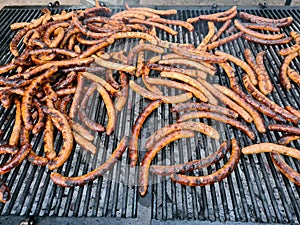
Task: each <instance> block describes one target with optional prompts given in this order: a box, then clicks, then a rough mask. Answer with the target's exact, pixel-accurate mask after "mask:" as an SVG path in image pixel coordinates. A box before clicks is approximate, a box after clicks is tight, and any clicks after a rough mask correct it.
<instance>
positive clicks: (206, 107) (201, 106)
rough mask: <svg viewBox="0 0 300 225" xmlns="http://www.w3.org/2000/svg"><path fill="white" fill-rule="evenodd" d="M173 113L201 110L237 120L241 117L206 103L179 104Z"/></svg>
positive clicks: (223, 108)
mask: <svg viewBox="0 0 300 225" xmlns="http://www.w3.org/2000/svg"><path fill="white" fill-rule="evenodd" d="M170 110H171V111H172V112H176V113H179V112H182V111H191V110H200V111H208V112H217V113H220V114H224V115H226V116H228V117H231V118H237V117H238V116H239V115H238V113H237V112H235V111H233V110H231V109H227V108H225V107H222V106H218V105H212V104H209V103H204V102H200V103H198V102H187V103H179V104H176V105H174V106H172V108H171V109H170Z"/></svg>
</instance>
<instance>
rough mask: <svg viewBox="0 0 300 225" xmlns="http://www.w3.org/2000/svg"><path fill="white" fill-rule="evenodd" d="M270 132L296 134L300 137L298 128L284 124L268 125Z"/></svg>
mask: <svg viewBox="0 0 300 225" xmlns="http://www.w3.org/2000/svg"><path fill="white" fill-rule="evenodd" d="M268 129H269V130H273V131H279V132H284V133H287V134H296V135H300V128H298V127H293V126H291V125H284V124H269V125H268Z"/></svg>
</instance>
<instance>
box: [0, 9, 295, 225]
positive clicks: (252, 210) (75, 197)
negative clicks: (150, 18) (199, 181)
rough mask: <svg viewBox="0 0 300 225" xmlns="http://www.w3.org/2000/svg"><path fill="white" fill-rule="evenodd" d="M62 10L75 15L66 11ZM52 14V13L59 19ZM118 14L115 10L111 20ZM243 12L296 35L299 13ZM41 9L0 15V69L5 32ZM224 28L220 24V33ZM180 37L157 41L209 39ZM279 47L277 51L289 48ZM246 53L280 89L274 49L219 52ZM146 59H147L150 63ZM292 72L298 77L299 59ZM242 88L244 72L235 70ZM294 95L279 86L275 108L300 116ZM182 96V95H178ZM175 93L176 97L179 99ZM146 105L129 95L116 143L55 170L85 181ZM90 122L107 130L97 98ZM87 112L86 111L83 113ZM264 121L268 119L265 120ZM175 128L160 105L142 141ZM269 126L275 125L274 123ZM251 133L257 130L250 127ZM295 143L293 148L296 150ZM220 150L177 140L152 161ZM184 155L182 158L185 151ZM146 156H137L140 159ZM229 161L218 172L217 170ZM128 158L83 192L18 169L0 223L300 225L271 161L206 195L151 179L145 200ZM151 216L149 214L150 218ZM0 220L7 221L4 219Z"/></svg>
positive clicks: (76, 155) (105, 142)
mask: <svg viewBox="0 0 300 225" xmlns="http://www.w3.org/2000/svg"><path fill="white" fill-rule="evenodd" d="M64 9H66V10H72V9H75V8H72V7H68V8H64ZM59 10H60V9H56V10H55V11H54V12H53V13H56V12H58V11H59ZM118 10H120V9H119V8H118V9H114V12H116V11H118ZM244 10H245V11H247V12H249V13H252V14H256V15H261V16H264V17H269V18H280V17H287V16H293V17H294V22H293V24H292V25H291V27H290V28H286V29H285V32H286V34H288V33H289V31H290V30H295V31H297V32H299V31H300V21H299V20H300V18H299V17H298V15H299V13H300V8H289V7H285V8H276V7H274V8H268V9H264V10H258V9H255V8H247V7H244ZM215 11H217V10H211V9H210V8H208V7H207V8H206V7H202V8H201V9H199V8H188V7H187V8H185V9H178V14H177V15H176V16H172V18H174V19H182V20H186V19H187V18H188V17H194V16H196V15H199V14H208V13H213V12H215ZM40 15H41V13H40V8H38V7H36V8H30V9H29V8H5V9H3V10H1V11H0V21H1V22H0V27H1V30H2V32H1V33H2V34H1V35H0V37H1V38H0V63H1V65H2V64H4V63H6V62H8V61H10V60H11V59H12V56H11V55H10V53H9V42H10V40H11V38H12V37H13V35H14V34H15V32H12V31H10V30H9V25H10V24H11V23H13V22H17V21H30V20H32V19H34V18H36V17H38V16H40ZM220 25H221V24H217V26H220ZM172 28H174V29H176V30H178V31H179V34H178V36H176V37H172V36H169V35H168V34H166V33H164V32H158V35H159V37H160V38H161V39H165V40H169V41H174V42H180V43H192V44H195V45H198V44H199V43H200V41H201V39H202V38H203V37H204V35H205V34H206V32H207V25H206V23H204V22H203V23H198V24H197V25H196V26H195V32H193V33H190V32H187V31H186V30H183V29H181V28H178V27H176V26H172ZM136 41H137V40H127V41H126V42H125V43H123V42H122V43H121V42H118V43H119V44H116V45H114V46H113V47H112V48H113V49H114V50H121V49H125V50H129V49H130V48H131V47H132V46H133V45H134V44H136ZM287 46H288V45H284V46H281V47H287ZM245 48H250V49H251V50H252V51H253V53H254V54H256V53H258V52H259V51H261V50H266V51H267V55H266V60H265V64H266V67H267V69H268V71H269V73H270V74H271V75H272V76H271V78H272V81H273V83H276V84H278V77H277V74H278V69H279V67H280V64H281V61H282V58H280V56H278V54H277V53H276V52H277V50H278V49H279V47H278V46H275V47H267V46H261V45H256V44H252V43H248V42H246V41H243V40H242V39H238V40H235V41H233V42H231V43H229V44H226V45H224V46H221V47H220V49H221V50H222V51H225V52H229V53H231V54H233V55H236V56H238V57H240V58H242V59H243V55H242V52H243V50H244V49H245ZM149 57H150V56H149ZM295 62H296V63H294V64H293V66H294V67H295V68H297V69H298V70H300V64H299V59H297V60H295ZM235 69H236V71H237V75H238V77H239V79H240V80H241V76H242V71H241V70H240V69H239V68H237V67H236V68H235ZM209 79H210V81H211V82H218V83H220V84H222V85H226V84H227V85H228V80H227V78H226V76H224V74H223V71H221V70H220V71H218V74H217V75H215V76H214V77H212V78H209ZM299 91H300V89H299V87H295V86H294V88H293V89H292V90H291V91H289V92H287V91H285V90H283V89H282V88H281V87H280V85H276V86H275V90H274V92H273V93H272V95H271V97H270V98H271V99H273V100H274V101H275V102H277V103H278V104H280V105H282V106H285V105H288V104H290V105H294V106H295V107H297V108H300V100H299ZM164 92H165V93H168V94H169V95H171V94H176V93H177V92H174V91H173V90H167V89H166V90H164ZM178 93H179V92H178ZM178 93H177V94H178ZM148 103H149V101H148V100H145V99H143V98H141V97H140V96H138V95H137V94H135V93H134V92H130V94H129V101H128V104H127V105H126V106H125V109H124V110H123V111H122V113H120V114H119V115H118V121H117V127H119V129H117V130H116V132H115V133H114V135H112V136H110V137H108V136H105V135H102V134H99V135H96V138H95V142H94V143H95V144H96V146H97V147H98V153H97V154H96V155H95V156H93V155H90V154H89V153H86V152H84V151H83V150H82V149H81V148H80V147H78V146H76V148H75V151H73V153H72V155H71V157H70V159H71V160H68V161H67V163H65V165H64V166H63V167H62V168H60V169H59V170H58V172H61V173H63V175H66V176H74V175H80V174H84V173H86V172H88V171H90V170H92V169H93V168H95V167H96V166H97V165H99V164H101V163H102V162H103V161H105V160H106V159H107V157H108V155H109V154H110V153H111V152H112V150H113V149H114V148H115V147H116V145H117V143H118V142H119V141H120V139H121V138H122V137H123V136H124V135H129V134H130V127H131V126H132V124H133V122H134V119H133V118H136V117H137V115H138V113H139V112H140V111H141V110H142V109H143V108H144V107H145V106H146V105H147V104H148ZM89 104H90V106H95V107H90V112H89V114H90V116H92V115H95V118H94V119H95V120H97V121H98V122H100V123H103V122H105V119H106V116H105V114H104V113H101V112H102V111H104V110H103V109H104V105H103V103H102V102H101V100H99V98H98V97H96V96H94V97H93V98H92V99H91V101H90V103H89ZM87 108H89V107H87ZM14 115H15V109H14V108H10V109H4V108H3V107H2V106H0V129H2V130H4V131H5V136H4V137H2V138H3V140H7V139H8V137H9V134H10V132H11V130H12V124H13V117H14ZM264 118H265V120H267V121H271V120H268V118H267V117H264ZM202 121H204V122H206V123H208V124H210V125H212V126H214V127H216V128H217V130H219V131H220V133H221V134H222V135H221V136H222V137H221V140H225V139H228V138H231V137H233V136H235V137H238V138H239V141H240V144H241V146H247V145H250V144H253V143H252V142H251V141H250V140H249V139H248V138H247V137H245V135H243V134H242V133H240V131H238V130H236V129H233V128H231V127H229V126H227V125H222V124H219V123H215V122H214V121H210V120H206V119H203V120H202ZM174 122H175V117H174V115H173V114H171V113H170V105H162V106H161V107H160V108H159V109H158V110H157V111H155V112H154V114H153V115H152V116H151V117H150V118H149V119H148V120H147V121H146V123H145V126H144V128H143V129H142V134H141V136H142V137H147V136H149V135H150V134H151V133H152V132H153V131H154V130H156V129H158V128H160V127H163V126H165V125H167V124H171V123H174ZM271 122H272V121H271ZM250 126H252V127H251V128H253V130H255V127H254V126H253V125H250ZM257 136H258V139H257V140H258V142H267V141H271V142H276V140H277V138H278V137H279V136H278V135H277V134H275V133H272V132H268V133H266V134H257ZM144 141H145V138H141V140H140V144H141V146H143V144H144ZM61 142H62V138H61V136H60V135H57V136H56V142H55V143H56V148H57V149H58V148H59V147H60V145H61ZM32 143H33V144H34V146H33V148H34V149H42V148H41V145H42V144H43V142H42V134H40V135H38V136H37V137H36V138H34V140H33V142H32ZM299 144H300V143H299V142H297V143H294V144H292V146H293V147H296V148H298V149H299ZM218 145H219V143H215V142H214V141H213V140H211V139H210V138H208V137H203V136H201V135H198V136H197V137H195V138H194V139H191V140H180V141H178V142H176V143H173V144H170V145H169V146H168V147H167V148H166V149H165V151H162V152H161V153H160V154H159V155H158V157H157V158H156V159H155V160H156V163H160V164H165V165H168V164H174V163H178V162H184V161H187V160H192V159H195V158H202V157H205V156H207V155H208V154H210V153H211V151H213V150H215V149H216V148H217V146H218ZM182 149H184V151H182ZM143 153H144V149H141V155H142V154H143ZM227 159H228V157H227V158H225V159H224V160H223V161H222V162H220V163H217V164H216V165H215V167H216V168H217V169H218V168H220V167H221V166H222V165H223V164H224V163H225V162H226V161H227ZM6 160H7V158H5V157H1V158H0V162H2V163H3V162H5V161H6ZM287 162H288V163H289V164H290V165H292V166H293V167H294V168H296V169H297V170H298V171H299V170H300V165H299V162H298V161H297V160H294V159H287ZM128 164H129V160H128V155H127V152H126V153H125V154H124V156H123V158H122V161H120V162H119V163H118V164H117V165H116V166H115V167H114V169H113V170H111V171H109V172H108V173H107V174H106V175H105V176H104V177H103V178H99V179H97V180H96V181H94V182H93V183H90V184H87V185H85V186H84V187H76V188H61V187H58V186H56V185H53V183H52V182H51V180H50V177H49V175H50V172H49V170H48V169H47V168H40V167H36V166H32V165H30V164H29V163H25V162H24V163H23V164H22V165H21V166H19V167H17V168H16V169H14V170H13V171H12V172H10V173H9V174H5V175H3V177H2V178H3V180H4V181H5V182H7V183H8V186H9V187H10V189H11V192H12V199H11V201H10V202H8V203H7V204H0V214H1V215H2V216H10V215H14V216H31V215H32V216H42V217H47V216H50V217H73V218H74V217H85V218H93V217H108V218H140V219H142V220H143V222H145V221H149V223H150V221H151V220H153V221H160V220H162V221H168V220H172V221H174V220H178V219H180V220H200V221H221V222H222V221H229V222H235V221H236V222H259V223H286V224H291V223H299V222H300V207H299V205H300V198H299V195H300V188H299V187H297V186H295V185H294V184H292V183H290V182H289V181H288V180H287V179H286V178H285V177H283V176H282V175H281V174H279V173H278V172H277V170H276V169H275V168H274V166H273V164H272V162H271V160H270V157H269V155H268V154H259V155H249V156H242V158H241V160H240V163H239V165H238V166H237V168H236V170H235V171H234V173H233V174H232V175H231V176H230V177H228V178H226V179H225V180H224V181H221V182H219V183H216V184H213V185H209V186H205V187H185V186H180V185H177V184H174V183H172V182H171V181H170V179H165V178H162V177H159V176H155V175H153V176H151V177H150V182H151V185H149V191H148V194H147V195H146V196H145V197H143V198H141V197H140V196H139V194H138V188H137V186H136V184H137V172H138V168H130V167H129V166H128ZM213 169H214V166H212V167H209V168H208V169H207V171H206V170H204V171H203V172H202V171H199V172H197V173H199V174H200V175H201V174H203V173H206V172H211V171H212V170H213ZM150 212H151V213H150ZM3 218H4V217H3Z"/></svg>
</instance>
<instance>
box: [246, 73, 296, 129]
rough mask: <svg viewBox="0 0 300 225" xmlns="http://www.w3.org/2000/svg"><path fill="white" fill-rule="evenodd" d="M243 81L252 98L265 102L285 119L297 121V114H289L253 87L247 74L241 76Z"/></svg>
mask: <svg viewBox="0 0 300 225" xmlns="http://www.w3.org/2000/svg"><path fill="white" fill-rule="evenodd" d="M243 82H244V85H245V88H246V89H247V91H248V92H249V93H250V94H251V95H252V96H253V97H254V98H256V99H257V100H258V101H259V102H261V103H263V104H265V105H266V106H268V107H269V108H270V109H272V110H274V111H275V112H276V113H278V114H279V115H280V116H282V117H283V118H285V119H286V120H287V121H290V122H293V123H295V124H297V123H298V120H299V118H298V117H297V116H295V115H293V114H291V113H290V112H289V111H287V110H285V109H284V108H282V107H280V106H279V105H277V104H276V103H275V102H273V101H271V100H270V99H269V98H267V97H266V96H265V95H264V94H262V93H261V92H260V91H259V90H257V89H256V88H255V87H254V85H253V84H252V83H251V82H250V79H249V77H248V76H247V75H245V76H243Z"/></svg>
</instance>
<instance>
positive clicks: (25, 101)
mask: <svg viewBox="0 0 300 225" xmlns="http://www.w3.org/2000/svg"><path fill="white" fill-rule="evenodd" d="M57 70H58V68H57V67H55V66H54V67H51V68H50V69H49V70H47V71H46V72H45V73H44V74H42V75H40V76H39V77H37V78H36V79H35V80H34V81H32V82H31V84H30V85H29V86H28V87H27V89H26V90H25V93H24V95H23V98H22V103H21V111H22V118H23V121H24V125H25V128H26V129H27V130H32V128H33V122H32V118H31V112H30V111H31V107H32V99H33V96H34V95H35V93H36V91H37V89H38V87H39V86H40V85H41V84H43V83H45V82H47V81H48V79H49V77H51V76H52V75H53V74H54V73H55V72H56V71H57Z"/></svg>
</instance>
